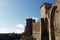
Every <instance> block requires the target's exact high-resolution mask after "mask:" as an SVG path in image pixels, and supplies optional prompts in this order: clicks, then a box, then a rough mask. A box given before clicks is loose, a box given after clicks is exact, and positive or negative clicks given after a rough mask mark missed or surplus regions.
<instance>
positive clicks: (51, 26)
mask: <svg viewBox="0 0 60 40" xmlns="http://www.w3.org/2000/svg"><path fill="white" fill-rule="evenodd" d="M56 9H57V6H54V7H53V8H52V11H51V18H50V29H51V40H55V32H54V24H53V21H54V16H55V11H56Z"/></svg>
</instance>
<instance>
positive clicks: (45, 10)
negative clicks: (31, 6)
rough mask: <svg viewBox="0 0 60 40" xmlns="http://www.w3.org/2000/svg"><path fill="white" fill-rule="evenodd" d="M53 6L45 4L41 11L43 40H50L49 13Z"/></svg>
mask: <svg viewBox="0 0 60 40" xmlns="http://www.w3.org/2000/svg"><path fill="white" fill-rule="evenodd" d="M51 7H52V5H51V4H50V3H44V4H43V5H42V6H41V7H40V9H41V40H49V29H48V28H49V26H48V17H47V16H48V15H47V14H48V11H49V10H50V8H51Z"/></svg>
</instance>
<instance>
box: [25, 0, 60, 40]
mask: <svg viewBox="0 0 60 40" xmlns="http://www.w3.org/2000/svg"><path fill="white" fill-rule="evenodd" d="M40 10H41V18H40V19H39V20H38V21H37V22H35V20H34V19H31V18H29V19H27V21H26V27H25V33H28V34H29V35H32V36H33V37H34V38H36V39H37V40H60V0H56V3H55V4H54V5H52V4H50V3H43V4H42V6H41V7H40Z"/></svg>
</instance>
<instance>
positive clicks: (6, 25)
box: [0, 0, 55, 33]
mask: <svg viewBox="0 0 60 40" xmlns="http://www.w3.org/2000/svg"><path fill="white" fill-rule="evenodd" d="M44 2H49V3H52V4H53V3H54V2H55V0H0V33H9V32H11V33H12V32H15V33H21V32H23V31H24V26H25V19H26V18H30V17H32V18H34V19H36V20H37V19H39V18H40V6H41V5H42V4H43V3H44Z"/></svg>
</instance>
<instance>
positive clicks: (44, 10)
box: [40, 3, 52, 18]
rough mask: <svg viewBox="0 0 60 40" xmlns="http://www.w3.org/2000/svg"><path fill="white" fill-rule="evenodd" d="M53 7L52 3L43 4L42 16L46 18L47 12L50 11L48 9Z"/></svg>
mask: <svg viewBox="0 0 60 40" xmlns="http://www.w3.org/2000/svg"><path fill="white" fill-rule="evenodd" d="M51 7H52V5H51V4H50V3H44V4H42V6H41V7H40V9H41V18H45V17H46V16H47V13H48V11H49V10H50V8H51Z"/></svg>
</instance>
